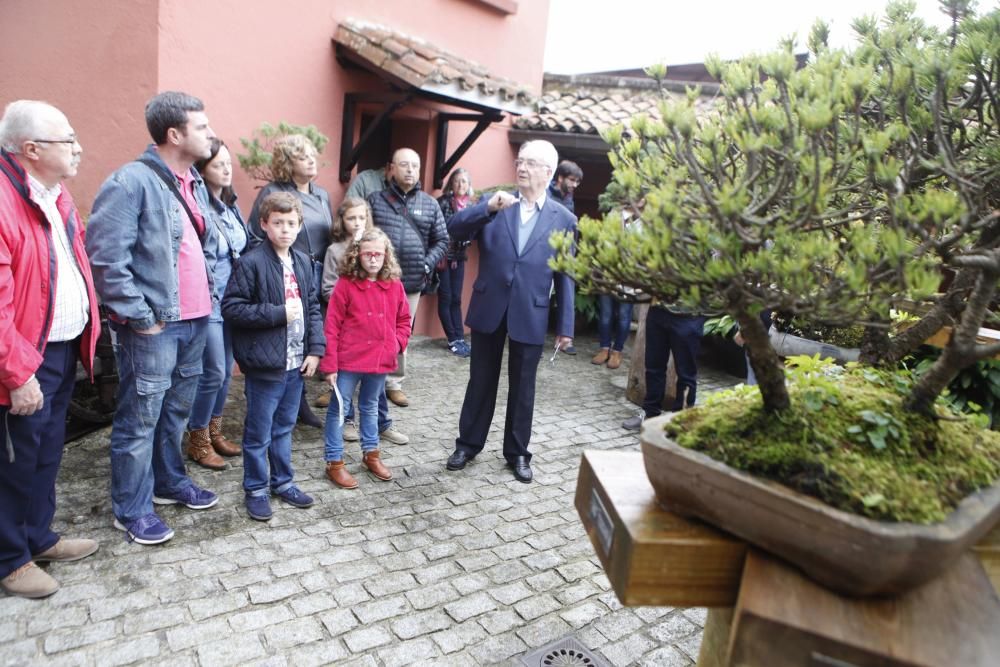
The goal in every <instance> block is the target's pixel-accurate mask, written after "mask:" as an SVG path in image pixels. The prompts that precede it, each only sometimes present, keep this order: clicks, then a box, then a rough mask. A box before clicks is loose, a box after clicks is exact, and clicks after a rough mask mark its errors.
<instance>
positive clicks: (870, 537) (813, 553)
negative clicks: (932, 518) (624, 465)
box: [641, 415, 1000, 596]
mask: <svg viewBox="0 0 1000 667" xmlns="http://www.w3.org/2000/svg"><path fill="white" fill-rule="evenodd" d="M669 419H670V416H669V415H666V416H662V417H657V418H654V419H650V420H647V421H646V422H645V423H644V424H643V427H642V435H641V440H642V453H643V458H644V460H645V463H646V474H647V475H648V477H649V481H650V483H651V484H652V485H653V489H654V491H655V492H656V497H657V500H658V501H659V502H660V503H661V504H662V505H663V506H664V508H666V509H668V510H670V511H672V512H677V513H680V514H686V515H691V516H695V517H698V518H699V519H702V520H704V521H707V522H709V523H711V524H712V525H714V526H717V527H719V528H722V529H723V530H725V531H728V532H730V533H732V534H734V535H737V536H739V537H741V538H743V539H744V540H746V541H748V542H750V543H752V544H755V545H757V546H759V547H761V548H763V549H765V550H767V551H769V552H771V553H772V554H775V555H776V556H778V557H780V558H783V559H784V560H786V561H788V562H790V563H792V564H793V565H795V566H797V567H798V568H799V569H801V570H802V571H803V572H805V573H806V575H808V576H809V577H810V578H812V579H813V580H815V581H817V582H819V583H821V584H823V585H824V586H826V587H828V588H830V589H832V590H835V591H837V592H840V593H844V594H846V595H855V596H866V595H896V594H899V593H903V592H906V591H908V590H910V589H912V588H915V587H916V586H919V585H920V584H922V583H924V582H926V581H928V580H930V579H932V578H934V577H935V576H936V575H938V574H939V573H941V572H942V571H944V570H945V569H946V568H947V567H948V566H949V565H950V564H951V563H952V562H954V561H955V559H957V558H958V557H959V556H960V555H961V554H962V553H964V552H965V551H967V550H968V549H969V548H970V547H972V546H973V545H974V544H975V543H976V542H978V541H979V540H980V539H981V538H982V537H983V536H984V535H985V534H986V533H987V532H988V531H989V530H990V529H991V528H992V527H993V526H994V524H996V523H997V521H998V520H1000V483H998V484H994V485H993V486H992V487H990V488H988V489H984V490H982V491H980V492H978V493H976V494H974V495H972V496H969V497H968V498H966V499H965V500H963V501H962V503H961V504H960V505H959V506H958V508H957V509H956V510H955V511H954V512H952V514H951V515H949V517H948V518H947V519H946V520H945V521H943V522H941V523H937V524H932V525H919V524H913V523H891V522H885V521H875V520H872V519H867V518H864V517H861V516H858V515H855V514H849V513H847V512H843V511H840V510H837V509H834V508H832V507H830V506H829V505H826V504H824V503H822V502H820V501H819V500H817V499H815V498H812V497H810V496H806V495H804V494H801V493H798V492H797V491H793V490H792V489H790V488H788V487H786V486H783V485H781V484H777V483H775V482H771V481H769V480H765V479H760V478H757V477H754V476H752V475H749V474H747V473H744V472H741V471H739V470H735V469H733V468H730V467H729V466H727V465H726V464H724V463H720V462H719V461H716V460H714V459H712V458H710V457H708V456H706V455H704V454H702V453H700V452H696V451H693V450H690V449H685V448H684V447H681V446H679V445H677V444H676V443H674V442H673V441H672V440H670V439H669V438H668V437H667V436H666V435H665V434H664V432H663V427H664V424H665V423H666V422H667V420H669Z"/></svg>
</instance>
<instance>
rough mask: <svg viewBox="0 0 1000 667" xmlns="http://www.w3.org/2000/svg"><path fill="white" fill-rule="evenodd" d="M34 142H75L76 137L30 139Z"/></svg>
mask: <svg viewBox="0 0 1000 667" xmlns="http://www.w3.org/2000/svg"><path fill="white" fill-rule="evenodd" d="M32 141H33V142H34V143H36V144H75V143H76V142H77V139H76V137H70V138H69V139H32Z"/></svg>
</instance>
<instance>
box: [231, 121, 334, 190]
mask: <svg viewBox="0 0 1000 667" xmlns="http://www.w3.org/2000/svg"><path fill="white" fill-rule="evenodd" d="M289 134H301V135H304V136H305V137H307V138H308V139H309V141H311V142H312V143H313V145H314V146H315V147H316V151H317V152H319V153H322V152H323V149H324V148H325V147H326V145H327V144H328V143H329V142H330V138H329V137H327V136H326V135H325V134H323V133H322V132H320V131H319V130H318V129H316V126H315V125H293V124H292V123H286V122H285V121H281V122H280V123H278V126H277V127H275V126H273V125H271V124H270V123H267V122H264V123H261V124H260V127H258V128H257V129H256V130H254V131H253V134H252V135H251V136H250V138H249V139H246V138H244V137H240V143H241V144H243V148H244V149H245V150H246V151H247V152H246V153H245V154H243V153H238V154H237V155H236V158H237V159H238V160H239V161H240V167H242V168H243V171H245V172H246V173H247V174H249V175H250V177H251V178H253V179H254V180H257V181H263V182H265V183H269V182H271V181H273V180H274V179H273V178H272V176H271V153H272V151H273V150H274V142H275V141H277V140H278V139H280V138H281V137H284V136H287V135H289Z"/></svg>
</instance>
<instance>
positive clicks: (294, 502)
mask: <svg viewBox="0 0 1000 667" xmlns="http://www.w3.org/2000/svg"><path fill="white" fill-rule="evenodd" d="M274 495H276V496H278V497H279V498H281V499H282V500H284V501H285V502H286V503H288V504H289V505H291V506H292V507H298V508H299V509H302V510H304V509H306V508H307V507H312V506H313V499H312V498H311V497H309V496H307V495H306V494H304V493H302V491H300V490H299V487H297V486H290V487H288V488H287V489H285V490H284V491H282V492H281V493H276V494H274Z"/></svg>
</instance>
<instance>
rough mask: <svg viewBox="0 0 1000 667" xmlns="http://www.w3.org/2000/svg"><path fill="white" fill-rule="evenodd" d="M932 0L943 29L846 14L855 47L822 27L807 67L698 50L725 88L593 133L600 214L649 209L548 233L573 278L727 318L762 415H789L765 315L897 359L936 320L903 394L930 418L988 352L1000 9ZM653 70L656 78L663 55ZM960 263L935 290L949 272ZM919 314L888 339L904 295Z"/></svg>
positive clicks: (900, 9)
mask: <svg viewBox="0 0 1000 667" xmlns="http://www.w3.org/2000/svg"><path fill="white" fill-rule="evenodd" d="M970 4H971V3H970V2H969V1H968V0H943V1H942V2H941V5H942V9H943V10H944V11H945V12H947V13H948V15H949V16H950V17H951V27H950V29H948V30H947V31H943V32H942V31H939V30H937V29H935V28H933V27H930V26H928V25H927V24H925V23H924V22H923V21H921V20H920V19H918V18H916V17H915V16H914V13H913V11H914V7H913V4H912V3H908V2H893V3H891V4H889V5H888V8H887V10H886V17H885V19H884V20H883V21H882V22H881V23H880V22H878V21H876V19H874V18H871V17H867V18H862V19H858V20H856V21H855V22H854V24H853V27H854V29H855V31H856V33H857V34H858V37H859V44H858V46H857V48H855V49H854V50H853V51H850V52H846V51H843V50H835V49H831V48H829V46H828V45H827V36H828V29H827V27H826V26H825V25H824V24H823V23H821V22H820V23H817V24H816V26H815V27H814V28H813V30H812V33H811V35H810V38H809V47H810V50H811V52H812V57H811V59H810V62H809V63H808V64H806V65H805V66H804V67H802V68H800V69H797V68H796V60H795V57H794V55H793V52H792V44H791V43H785V44H783V45H782V48H780V49H778V50H777V51H775V52H773V53H770V54H767V55H763V56H757V57H750V58H747V59H745V60H743V61H741V62H736V63H724V62H722V61H720V60H719V59H717V58H710V59H709V60H708V62H707V63H706V64H707V66H708V68H709V71H710V73H711V74H712V75H713V76H714V77H715V78H717V79H718V80H719V81H720V83H721V92H720V97H719V98H718V99H717V100H716V102H715V105H714V107H713V108H712V110H711V111H709V112H708V113H707V114H702V115H699V114H696V112H695V105H694V102H695V100H696V99H697V98H698V95H699V91H698V90H697V89H691V90H689V92H688V95H687V96H686V98H684V99H680V100H670V99H667V98H666V97H665V98H664V100H663V102H662V103H661V105H660V113H661V116H662V119H660V120H654V119H651V118H648V117H644V116H639V117H636V118H635V119H633V120H632V122H631V124H630V125H629V127H627V128H626V127H623V126H621V125H619V126H614V127H611V128H609V129H607V130H606V131H605V132H604V138H605V140H606V141H607V142H608V144H609V145H611V146H612V147H613V150H612V152H611V153H610V155H609V157H610V160H611V164H612V168H613V180H612V183H611V184H610V185H609V186H608V189H607V192H606V193H605V195H604V200H603V203H604V204H605V205H607V206H609V207H626V206H628V207H633V208H636V207H639V206H640V205H642V206H643V214H642V220H643V227H642V229H641V231H640V232H638V233H633V232H626V231H622V230H621V226H620V225H618V224H614V223H613V219H612V218H609V219H608V220H607V221H602V220H593V219H587V218H584V219H583V220H581V221H580V224H579V238H578V239H576V240H574V239H571V238H567V237H561V238H557V239H554V240H553V243H554V245H555V246H556V248H557V250H558V251H559V252H558V254H557V258H556V259H555V260H554V263H555V264H556V265H557V266H558V268H559V269H560V270H563V271H567V272H569V273H570V274H571V275H573V276H574V277H575V278H576V279H577V280H578V281H579V282H580V284H581V286H582V288H583V289H590V290H595V291H605V292H619V293H620V294H621V295H622V296H623V297H625V298H628V295H627V294H625V293H622V290H623V288H635V289H639V290H641V291H642V292H644V293H645V294H648V295H651V296H653V297H656V298H658V299H661V300H663V301H665V302H668V303H669V302H673V303H677V304H680V305H683V306H685V307H689V308H694V309H698V310H701V311H703V312H725V313H728V314H729V315H731V316H732V317H733V318H734V319H735V320H736V321H737V322H738V323H739V326H740V329H741V333H742V336H743V339H744V340H745V345H746V348H747V352H748V355H749V358H750V363H751V365H752V366H753V369H754V372H755V373H756V375H757V378H758V382H759V388H760V394H761V397H762V400H763V406H764V410H765V411H767V412H769V413H772V414H773V413H780V412H782V411H786V410H788V409H789V408H790V399H789V393H788V388H787V385H786V381H785V380H786V378H785V370H784V368H783V366H782V364H781V363H780V359H779V358H778V356H777V354H776V353H775V352H774V350H773V349H772V348H771V345H770V343H769V340H768V336H767V332H766V330H765V329H764V327H763V325H762V324H761V322H760V320H759V318H758V314H759V312H760V311H761V310H762V309H765V308H770V309H775V310H779V311H782V312H785V313H789V314H791V315H795V314H801V313H808V315H809V318H810V319H811V320H813V321H817V322H822V323H828V324H832V325H846V324H850V323H854V322H861V323H864V324H865V326H866V334H865V344H864V345H863V361H865V362H866V363H868V364H872V365H876V366H879V365H892V364H894V363H895V362H897V361H898V360H899V359H901V358H902V357H903V356H905V355H906V354H907V353H908V352H909V351H911V350H913V349H915V348H916V347H917V346H918V345H920V344H921V343H922V342H923V341H924V340H925V339H926V338H927V337H928V336H929V335H931V334H933V333H935V332H936V331H937V330H938V329H940V328H941V326H942V325H945V324H952V325H953V335H952V337H951V339H950V341H949V342H948V344H947V346H946V347H945V349H944V353H943V354H942V355H941V356H940V358H939V359H938V360H937V361H936V363H935V364H934V365H933V366H932V368H931V369H930V370H929V371H928V372H926V373H925V374H924V375H923V376H922V377H921V378H920V380H919V381H918V382H917V383H915V384H914V385H913V387H912V390H911V391H910V395H909V396H908V398H907V399H906V402H905V403H906V407H907V408H908V409H910V410H912V411H916V412H920V413H925V414H928V415H932V414H933V404H934V402H935V400H936V398H937V397H938V396H939V395H940V393H941V392H942V391H943V390H944V389H945V387H946V386H947V385H948V382H949V381H950V380H951V379H952V378H954V377H955V375H956V374H957V373H958V372H959V371H960V370H961V369H962V368H963V367H964V366H966V365H968V364H971V363H973V362H975V361H976V360H978V359H982V358H985V357H989V356H992V355H994V354H996V353H997V352H1000V346H997V345H992V346H983V345H978V344H977V343H976V333H977V331H978V329H979V327H980V326H981V325H982V323H983V322H984V320H985V319H986V318H987V316H988V315H989V313H990V305H991V303H992V302H993V299H994V296H995V292H996V287H997V281H998V278H1000V220H998V213H997V205H998V198H1000V197H998V196H1000V179H998V176H1000V136H998V118H997V113H998V98H1000V90H998V79H1000V11H996V10H994V11H993V12H991V13H990V14H988V15H985V16H982V17H976V16H974V15H973V13H972V11H971V9H970ZM648 73H649V74H650V75H651V76H653V77H655V78H656V79H658V80H662V79H663V78H664V77H665V76H666V69H665V68H664V67H662V66H656V67H652V68H650V69H649V70H648ZM949 273H950V274H952V275H953V276H954V278H953V280H952V281H951V283H950V286H949V288H948V289H947V291H946V293H945V294H944V295H940V296H939V295H938V294H937V291H938V289H939V287H940V285H941V281H942V277H943V276H944V275H946V274H949ZM903 301H905V302H907V303H911V304H916V305H917V306H920V307H922V309H923V310H926V313H925V314H924V315H923V316H922V317H921V319H920V320H919V321H918V322H917V323H916V324H915V325H913V326H912V327H911V328H910V329H908V330H907V331H904V332H903V333H901V334H898V335H896V336H890V334H889V328H888V324H889V323H890V310H891V309H892V308H893V307H894V305H895V304H898V303H901V302H903Z"/></svg>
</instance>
